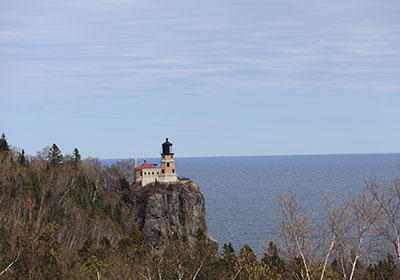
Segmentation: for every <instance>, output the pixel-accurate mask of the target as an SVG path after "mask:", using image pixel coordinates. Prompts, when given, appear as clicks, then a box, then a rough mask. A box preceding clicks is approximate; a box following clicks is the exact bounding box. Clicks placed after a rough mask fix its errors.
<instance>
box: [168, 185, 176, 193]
mask: <svg viewBox="0 0 400 280" xmlns="http://www.w3.org/2000/svg"><path fill="white" fill-rule="evenodd" d="M174 190H175V187H174V185H173V184H168V187H167V191H169V192H173V191H174Z"/></svg>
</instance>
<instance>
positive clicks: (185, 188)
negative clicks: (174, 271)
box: [127, 180, 215, 251]
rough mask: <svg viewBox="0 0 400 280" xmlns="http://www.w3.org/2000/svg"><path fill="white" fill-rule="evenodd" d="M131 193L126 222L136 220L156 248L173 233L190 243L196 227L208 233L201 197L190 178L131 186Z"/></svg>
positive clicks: (151, 244) (164, 244)
mask: <svg viewBox="0 0 400 280" xmlns="http://www.w3.org/2000/svg"><path fill="white" fill-rule="evenodd" d="M132 192H133V193H132V194H133V197H134V200H135V201H134V209H133V212H134V213H133V215H131V216H130V217H129V218H128V221H127V224H128V226H129V225H130V224H132V223H136V224H137V225H138V227H139V230H140V231H141V232H142V234H143V235H144V238H145V239H146V241H147V242H148V243H149V245H150V246H151V247H152V248H154V249H155V250H156V251H162V250H163V249H165V247H166V244H167V243H168V241H169V240H170V239H171V237H172V236H173V235H174V234H178V235H183V236H186V237H187V238H188V240H189V241H191V242H194V240H195V234H196V232H197V231H198V230H201V231H203V232H204V233H205V234H207V224H206V211H205V202H204V197H203V194H202V193H201V192H200V191H199V188H198V187H197V186H196V185H195V184H194V183H193V182H192V181H190V180H180V181H178V182H177V183H174V184H160V183H158V184H157V183H152V184H148V185H146V186H144V187H142V186H140V185H134V186H133V188H132ZM210 240H212V239H211V238H210ZM214 242H215V241H214Z"/></svg>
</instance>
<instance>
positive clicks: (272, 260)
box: [261, 241, 286, 278]
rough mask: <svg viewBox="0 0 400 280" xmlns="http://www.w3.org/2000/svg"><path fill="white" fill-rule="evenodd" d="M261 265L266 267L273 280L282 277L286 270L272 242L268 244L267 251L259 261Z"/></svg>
mask: <svg viewBox="0 0 400 280" xmlns="http://www.w3.org/2000/svg"><path fill="white" fill-rule="evenodd" d="M261 263H262V264H263V265H264V266H266V267H267V269H268V271H269V273H270V274H271V275H273V276H274V277H275V278H278V276H282V275H283V274H284V272H285V270H286V264H285V261H284V260H283V259H282V258H281V256H280V255H279V251H278V248H277V247H276V245H275V244H274V242H272V241H271V242H269V244H268V247H267V251H266V252H265V253H264V256H263V257H262V259H261Z"/></svg>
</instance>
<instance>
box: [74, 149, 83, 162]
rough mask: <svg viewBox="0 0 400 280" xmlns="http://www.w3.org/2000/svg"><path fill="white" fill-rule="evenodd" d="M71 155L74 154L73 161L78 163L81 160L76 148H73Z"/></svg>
mask: <svg viewBox="0 0 400 280" xmlns="http://www.w3.org/2000/svg"><path fill="white" fill-rule="evenodd" d="M72 155H73V156H74V161H75V163H79V162H80V161H81V154H80V153H79V151H78V149H77V148H75V149H74V151H73V153H72Z"/></svg>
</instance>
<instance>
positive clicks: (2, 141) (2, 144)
mask: <svg viewBox="0 0 400 280" xmlns="http://www.w3.org/2000/svg"><path fill="white" fill-rule="evenodd" d="M3 151H6V152H9V151H10V146H9V145H8V142H7V139H6V135H5V134H4V132H3V133H2V134H1V137H0V152H3Z"/></svg>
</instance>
